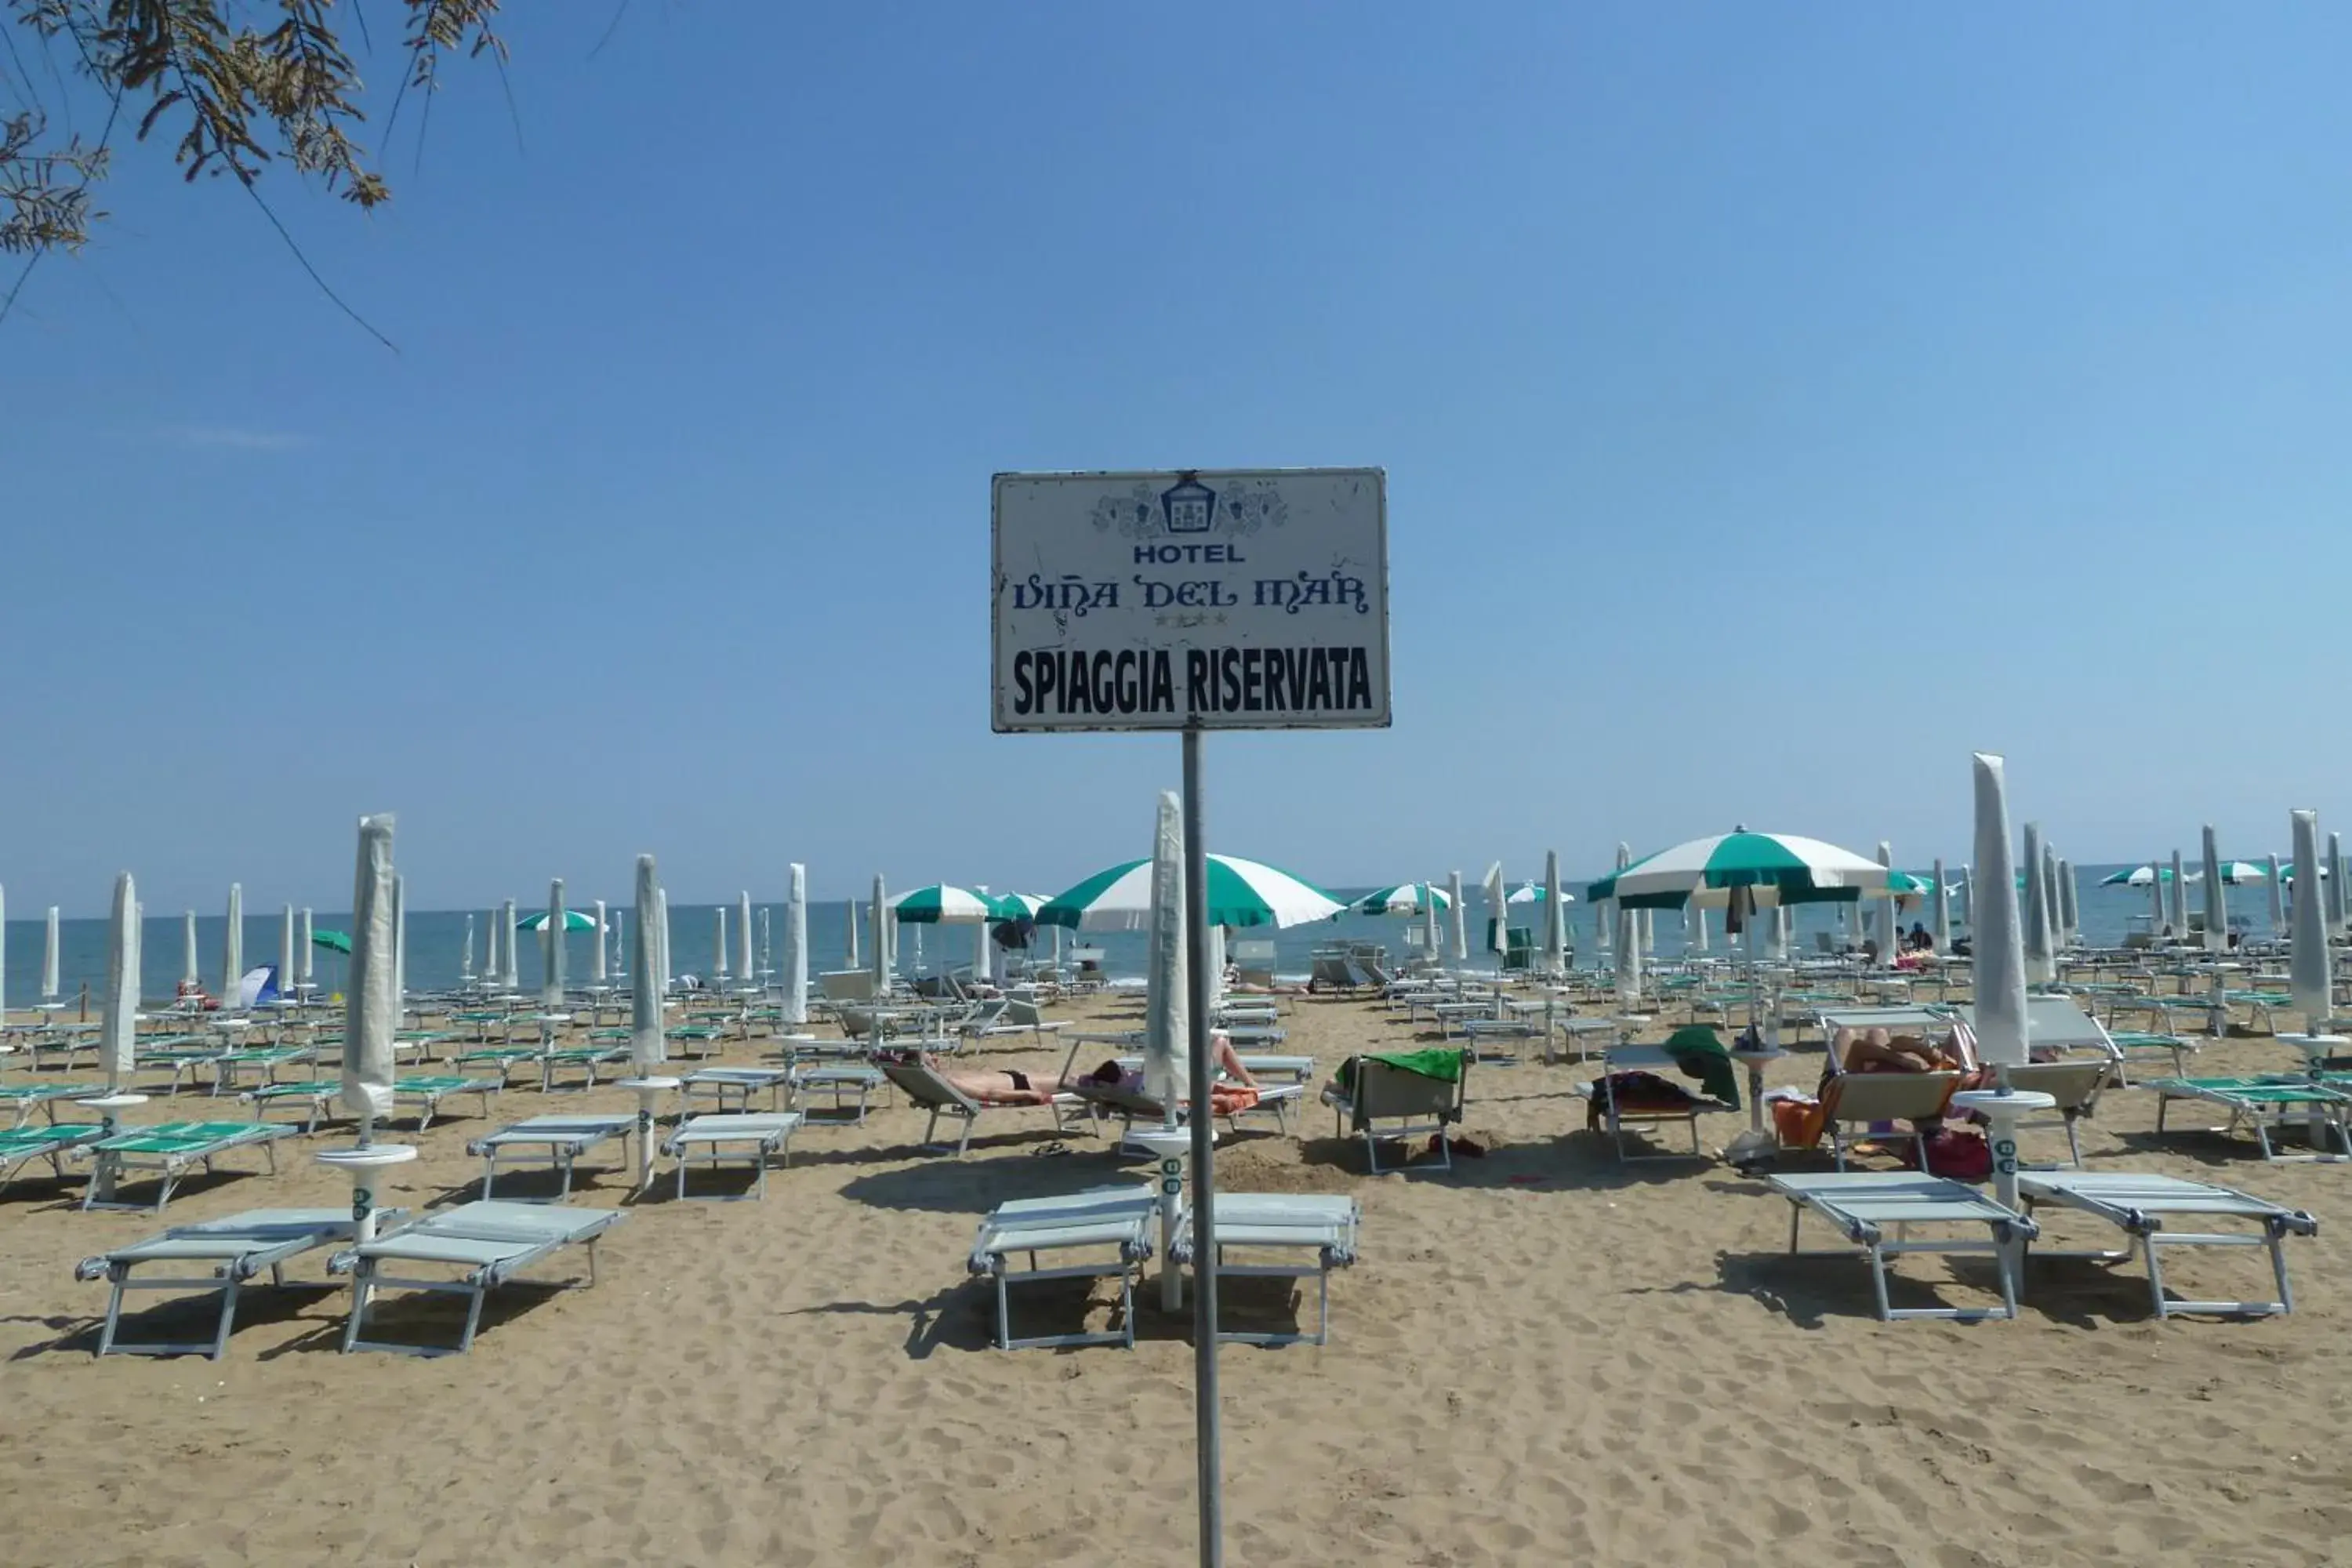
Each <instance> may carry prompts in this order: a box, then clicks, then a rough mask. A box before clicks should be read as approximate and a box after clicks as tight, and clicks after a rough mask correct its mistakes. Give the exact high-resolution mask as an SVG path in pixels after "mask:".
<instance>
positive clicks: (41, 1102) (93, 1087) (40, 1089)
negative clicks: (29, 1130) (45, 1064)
mask: <svg viewBox="0 0 2352 1568" xmlns="http://www.w3.org/2000/svg"><path fill="white" fill-rule="evenodd" d="M105 1092H106V1088H105V1086H104V1085H102V1084H95V1083H11V1084H0V1105H13V1106H15V1107H16V1121H15V1123H14V1125H16V1126H18V1127H22V1126H23V1125H25V1123H26V1122H27V1121H31V1120H32V1119H33V1112H34V1111H35V1110H47V1112H48V1113H49V1120H50V1121H56V1120H57V1119H58V1107H59V1106H60V1105H70V1104H72V1103H73V1102H74V1101H75V1100H88V1099H89V1098H90V1097H91V1096H92V1095H98V1094H104V1093H105Z"/></svg>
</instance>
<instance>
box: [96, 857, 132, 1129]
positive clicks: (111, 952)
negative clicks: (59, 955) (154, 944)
mask: <svg viewBox="0 0 2352 1568" xmlns="http://www.w3.org/2000/svg"><path fill="white" fill-rule="evenodd" d="M138 1040H139V889H138V887H137V885H136V884H135V883H133V882H132V881H131V873H130V872H128V871H125V872H123V873H122V874H121V876H119V877H117V878H115V879H114V913H113V918H112V921H111V923H110V924H109V925H108V927H107V931H106V1001H105V1005H104V1008H103V1010H102V1011H101V1012H100V1022H99V1037H98V1051H99V1065H100V1067H102V1068H105V1069H106V1092H107V1093H108V1095H110V1096H112V1095H117V1094H120V1093H121V1092H122V1087H123V1085H124V1084H126V1083H127V1082H129V1081H130V1079H131V1065H132V1062H133V1059H134V1058H136V1056H137V1055H138Z"/></svg>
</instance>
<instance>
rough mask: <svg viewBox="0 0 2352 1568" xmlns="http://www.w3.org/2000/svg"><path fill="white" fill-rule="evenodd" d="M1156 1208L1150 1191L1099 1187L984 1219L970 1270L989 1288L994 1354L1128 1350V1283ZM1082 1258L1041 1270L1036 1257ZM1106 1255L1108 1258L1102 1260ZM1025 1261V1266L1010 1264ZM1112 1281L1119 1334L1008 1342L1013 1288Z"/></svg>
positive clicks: (1020, 1201)
mask: <svg viewBox="0 0 2352 1568" xmlns="http://www.w3.org/2000/svg"><path fill="white" fill-rule="evenodd" d="M1159 1215H1160V1200H1159V1199H1158V1197H1156V1196H1155V1195H1154V1194H1153V1193H1152V1191H1151V1189H1150V1187H1098V1188H1097V1189H1095V1190H1093V1191H1091V1192H1084V1193H1073V1194H1070V1195H1069V1196H1068V1197H1053V1198H1016V1199H1014V1200H1013V1201H1012V1202H1010V1203H1003V1204H999V1205H996V1207H995V1208H994V1209H992V1210H991V1211H990V1213H989V1215H988V1217H987V1218H986V1219H984V1220H982V1221H981V1222H980V1234H979V1235H977V1236H976V1237H973V1238H972V1243H971V1258H970V1260H969V1267H970V1268H971V1272H972V1273H973V1274H975V1275H977V1276H980V1277H981V1278H982V1279H991V1280H993V1281H994V1282H995V1286H996V1348H997V1349H999V1350H1008V1351H1017V1350H1028V1349H1031V1348H1033V1347H1036V1346H1055V1347H1060V1346H1065V1345H1125V1346H1127V1347H1128V1348H1129V1349H1130V1350H1131V1349H1133V1348H1134V1345H1135V1282H1136V1279H1138V1278H1139V1276H1140V1275H1141V1274H1142V1272H1143V1265H1144V1264H1145V1263H1146V1262H1148V1261H1149V1260H1150V1257H1151V1226H1152V1225H1153V1224H1154V1223H1155V1222H1156V1221H1157V1220H1158V1218H1159ZM1071 1252H1087V1253H1092V1254H1094V1255H1095V1256H1094V1257H1091V1258H1087V1259H1086V1260H1085V1261H1083V1262H1077V1263H1062V1264H1053V1265H1050V1266H1046V1267H1040V1266H1039V1263H1038V1258H1039V1257H1040V1255H1041V1254H1042V1255H1051V1254H1057V1253H1071ZM1105 1253H1108V1257H1106V1256H1103V1255H1104V1254H1105ZM1018 1258H1027V1259H1028V1263H1027V1266H1026V1267H1025V1268H1024V1267H1022V1266H1021V1265H1020V1264H1019V1263H1018V1262H1016V1261H1015V1260H1016V1259H1018ZM1044 1279H1117V1280H1118V1328H1117V1329H1115V1330H1112V1331H1108V1332H1103V1333H1087V1332H1084V1331H1080V1332H1076V1333H1066V1334H1035V1335H1031V1336H1030V1337H1028V1338H1026V1339H1015V1338H1013V1303H1012V1297H1011V1294H1010V1291H1011V1288H1012V1287H1013V1286H1014V1285H1020V1284H1027V1283H1031V1282H1034V1281H1037V1280H1044Z"/></svg>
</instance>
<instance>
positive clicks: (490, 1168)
mask: <svg viewBox="0 0 2352 1568" xmlns="http://www.w3.org/2000/svg"><path fill="white" fill-rule="evenodd" d="M636 1130H637V1119H636V1118H635V1116H630V1115H609V1116H532V1117H526V1118H525V1119H524V1120H522V1121H518V1122H516V1123H514V1125H512V1126H511V1127H501V1128H499V1130H498V1131H496V1132H493V1133H491V1134H490V1135H489V1136H488V1137H487V1138H477V1139H475V1140H474V1141H473V1142H471V1143H468V1144H467V1145H466V1152H467V1153H468V1154H478V1155H480V1156H481V1157H482V1161H483V1164H482V1197H483V1200H484V1201H485V1202H487V1201H488V1199H489V1198H490V1197H491V1195H492V1191H491V1189H492V1188H493V1187H494V1186H495V1185H496V1184H497V1182H498V1179H499V1161H500V1160H505V1161H508V1162H509V1163H520V1164H526V1165H548V1166H551V1167H552V1168H554V1169H556V1170H558V1171H561V1172H562V1173H563V1184H562V1190H561V1191H560V1192H558V1193H557V1194H556V1196H555V1198H554V1200H553V1201H555V1202H557V1203H562V1201H563V1200H564V1199H565V1198H568V1197H570V1196H571V1195H572V1163H573V1162H574V1161H576V1160H578V1159H579V1158H580V1156H581V1155H583V1154H584V1153H586V1152H588V1151H589V1150H591V1149H593V1148H595V1147H596V1146H597V1145H598V1144H600V1143H603V1142H606V1141H608V1140H610V1139H614V1138H618V1139H619V1140H621V1152H622V1156H623V1159H624V1162H625V1161H626V1157H627V1154H628V1146H629V1134H630V1133H632V1132H635V1131H636Z"/></svg>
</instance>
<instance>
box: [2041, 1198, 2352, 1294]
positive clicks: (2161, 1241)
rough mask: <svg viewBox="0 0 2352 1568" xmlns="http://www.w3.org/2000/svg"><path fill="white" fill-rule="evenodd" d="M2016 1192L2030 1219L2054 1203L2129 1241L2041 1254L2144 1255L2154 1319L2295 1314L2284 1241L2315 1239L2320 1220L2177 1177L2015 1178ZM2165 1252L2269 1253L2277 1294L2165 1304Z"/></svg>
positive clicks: (2117, 1258)
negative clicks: (2207, 1224) (2227, 1222)
mask: <svg viewBox="0 0 2352 1568" xmlns="http://www.w3.org/2000/svg"><path fill="white" fill-rule="evenodd" d="M2017 1190H2018V1193H2019V1195H2020V1196H2021V1198H2022V1199H2023V1200H2024V1203H2025V1212H2026V1213H2027V1214H2029V1215H2030V1214H2032V1212H2033V1210H2034V1207H2035V1205H2041V1204H2054V1205H2060V1206H2063V1207H2065V1208H2071V1209H2079V1210H2081V1211H2082V1212H2083V1213H2084V1214H2090V1215H2097V1216H2098V1217H2099V1218H2101V1219H2104V1220H2105V1221H2107V1222H2108V1223H2109V1224H2111V1225H2114V1226H2117V1227H2119V1228H2120V1229H2121V1230H2122V1231H2123V1232H2124V1234H2125V1235H2126V1236H2128V1237H2131V1245H2130V1246H2128V1247H2125V1248H2124V1249H2123V1250H2122V1251H2120V1252H2115V1251H2105V1252H2102V1251H2088V1252H2051V1251H2047V1250H2044V1251H2042V1253H2041V1256H2042V1257H2044V1258H2097V1259H2100V1260H2102V1261H2106V1262H2126V1261H2128V1260H2129V1259H2130V1258H2131V1256H2132V1254H2133V1253H2134V1252H2140V1253H2144V1254H2145V1255H2146V1256H2147V1285H2148V1290H2149V1293H2150V1294H2151V1295H2152V1296H2153V1297H2154V1298H2155V1300H2156V1315H2157V1316H2158V1318H2168V1317H2170V1316H2172V1314H2173V1313H2175V1312H2197V1313H2219V1314H2223V1315H2227V1316H2231V1317H2267V1316H2271V1315H2273V1314H2278V1313H2285V1312H2292V1311H2294V1291H2293V1290H2291V1289H2288V1287H2287V1282H2286V1254H2285V1252H2284V1249H2283V1246H2282V1244H2283V1243H2284V1241H2285V1239H2286V1238H2287V1237H2289V1236H2316V1235H2318V1234H2319V1222H2318V1221H2317V1220H2315V1219H2313V1218H2312V1217H2311V1215H2307V1214H2305V1213H2304V1212H2303V1211H2302V1210H2300V1209H2291V1208H2287V1207H2285V1206H2284V1205H2280V1204H2274V1203H2272V1202H2271V1201H2270V1200H2269V1199H2267V1198H2258V1197H2255V1196H2254V1195H2253V1194H2251V1193H2242V1192H2239V1191H2237V1190H2236V1189H2234V1188H2231V1187H2222V1186H2216V1185H2214V1184H2211V1183H2210V1182H2191V1181H2185V1180H2183V1179H2182V1178H2180V1177H2178V1176H2154V1175H2145V1174H2142V1173H2138V1172H2136V1171H2097V1172H2091V1171H2053V1172H2049V1173H2040V1172H2021V1173H2019V1174H2018V1178H2017ZM2168 1216H2180V1217H2184V1218H2189V1219H2195V1220H2221V1219H2235V1220H2252V1221H2253V1222H2254V1223H2255V1224H2257V1225H2259V1226H2262V1229H2261V1232H2260V1233H2259V1234H2253V1233H2249V1232H2245V1231H2218V1232H2217V1231H2208V1232H2196V1231H2168V1230H2166V1229H2165V1228H2164V1222H2165V1220H2166V1218H2167V1217H2168ZM2159 1247H2269V1248H2270V1254H2271V1276H2272V1278H2273V1279H2275V1280H2276V1281H2277V1282H2278V1296H2277V1298H2276V1299H2275V1300H2268V1301H2173V1300H2167V1299H2166V1297H2165V1294H2164V1266H2163V1265H2162V1264H2161V1263H2160V1262H2158V1256H2157V1254H2158V1248H2159Z"/></svg>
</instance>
